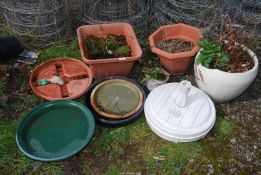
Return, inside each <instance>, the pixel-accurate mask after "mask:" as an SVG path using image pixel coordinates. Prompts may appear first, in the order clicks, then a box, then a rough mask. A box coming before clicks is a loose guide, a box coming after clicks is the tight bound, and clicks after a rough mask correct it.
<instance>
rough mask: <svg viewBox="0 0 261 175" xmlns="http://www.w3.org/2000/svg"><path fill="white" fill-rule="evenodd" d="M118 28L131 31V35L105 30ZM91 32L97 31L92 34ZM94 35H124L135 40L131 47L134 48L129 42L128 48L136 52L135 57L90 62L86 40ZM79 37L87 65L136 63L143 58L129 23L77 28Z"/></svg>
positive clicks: (83, 57) (81, 50)
mask: <svg viewBox="0 0 261 175" xmlns="http://www.w3.org/2000/svg"><path fill="white" fill-rule="evenodd" d="M117 26H118V30H120V29H121V28H122V30H123V29H124V28H125V30H128V31H129V35H124V34H122V33H123V32H119V31H117V30H116V31H114V32H106V30H105V29H103V28H104V27H105V28H108V27H117ZM84 30H88V31H89V34H88V35H86V34H85V32H83V31H84ZM91 31H95V33H94V32H91ZM91 33H92V36H99V33H101V34H102V35H105V36H106V35H108V34H114V35H123V36H125V38H126V37H129V38H130V39H131V40H133V43H132V44H131V45H134V46H133V47H131V45H130V43H129V42H128V40H127V39H126V41H127V44H128V46H130V47H131V51H132V53H133V50H135V51H136V54H135V55H132V56H130V57H120V58H105V59H104V58H101V59H99V58H97V59H94V60H90V59H89V58H88V53H87V51H86V47H85V39H87V37H86V36H90V35H91ZM77 36H78V42H79V45H80V52H81V55H82V59H83V61H84V62H85V63H87V64H90V65H92V64H104V63H115V62H129V61H135V60H138V59H140V58H141V56H142V50H141V47H140V45H139V42H138V40H137V37H136V35H135V33H134V30H133V28H132V26H131V25H130V24H129V23H107V24H95V25H83V26H80V27H78V28H77Z"/></svg>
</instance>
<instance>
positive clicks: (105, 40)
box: [86, 34, 131, 59]
mask: <svg viewBox="0 0 261 175" xmlns="http://www.w3.org/2000/svg"><path fill="white" fill-rule="evenodd" d="M86 49H87V50H88V54H89V59H101V58H102V59H105V58H119V57H129V56H130V54H131V48H130V46H128V44H127V41H126V38H125V36H123V35H114V34H108V35H107V36H106V37H95V36H90V37H88V38H87V39H86Z"/></svg>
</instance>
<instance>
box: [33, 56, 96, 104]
mask: <svg viewBox="0 0 261 175" xmlns="http://www.w3.org/2000/svg"><path fill="white" fill-rule="evenodd" d="M66 60H68V61H69V62H67V63H70V62H74V63H76V65H78V66H81V67H82V68H83V69H84V70H85V74H84V75H86V76H87V77H86V78H88V82H87V84H85V86H86V88H85V89H84V90H81V91H77V94H74V95H71V96H68V97H64V98H63V97H50V96H48V95H45V94H43V93H41V91H40V90H37V89H36V88H35V86H36V85H35V83H34V82H35V80H34V79H35V77H37V76H38V74H39V72H41V70H45V68H46V65H47V66H48V65H51V64H54V66H55V65H56V64H58V63H61V64H65V63H66ZM76 70H77V69H76ZM47 71H50V70H47ZM70 71H71V70H70ZM70 71H69V73H67V77H69V78H72V79H71V80H70V81H73V80H75V79H74V78H73V77H77V76H79V75H80V76H81V75H82V74H80V73H79V75H73V74H75V72H74V71H71V72H70ZM45 72H46V70H45ZM64 74H65V73H64ZM45 78H48V77H45ZM92 79H93V75H92V72H91V70H90V68H89V67H88V66H87V65H86V64H85V63H83V62H81V61H80V60H77V59H74V58H67V57H59V58H54V59H50V60H47V61H45V62H43V63H41V64H40V65H38V66H37V67H36V68H34V70H33V71H32V73H31V75H30V79H29V83H30V86H31V89H32V90H33V92H34V93H35V94H36V95H37V96H38V97H40V98H43V99H45V100H69V99H75V98H78V97H80V96H82V95H83V94H84V93H85V92H86V91H87V90H88V87H89V86H90V85H91V83H92ZM56 86H59V85H56ZM59 88H61V87H59ZM66 88H67V87H66ZM77 88H78V87H77ZM67 89H68V88H67ZM51 90H53V89H50V91H51ZM59 92H60V91H59Z"/></svg>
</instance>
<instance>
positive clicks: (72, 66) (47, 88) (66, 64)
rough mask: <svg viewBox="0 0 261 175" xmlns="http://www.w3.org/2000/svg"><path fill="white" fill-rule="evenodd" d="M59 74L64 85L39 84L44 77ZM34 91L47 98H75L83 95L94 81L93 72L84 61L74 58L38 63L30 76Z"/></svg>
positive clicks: (49, 77)
mask: <svg viewBox="0 0 261 175" xmlns="http://www.w3.org/2000/svg"><path fill="white" fill-rule="evenodd" d="M54 75H58V76H59V77H60V78H61V79H62V80H63V81H64V82H65V83H64V85H62V86H61V85H58V84H53V83H50V84H47V85H43V86H38V85H37V83H38V82H40V81H41V80H42V79H43V78H45V79H51V78H52V77H53V76H54ZM29 82H30V86H31V88H32V90H33V92H34V93H35V94H36V95H37V96H39V97H41V98H43V99H45V100H60V99H75V98H78V97H80V96H82V95H83V94H84V93H85V92H86V91H87V89H88V87H89V86H90V84H91V83H92V72H91V70H90V69H89V67H88V66H87V65H86V64H84V63H83V62H81V61H79V60H77V59H73V58H55V59H51V60H48V61H46V62H43V63H42V64H40V65H38V66H37V67H36V68H35V69H34V70H33V72H32V74H31V76H30V81H29Z"/></svg>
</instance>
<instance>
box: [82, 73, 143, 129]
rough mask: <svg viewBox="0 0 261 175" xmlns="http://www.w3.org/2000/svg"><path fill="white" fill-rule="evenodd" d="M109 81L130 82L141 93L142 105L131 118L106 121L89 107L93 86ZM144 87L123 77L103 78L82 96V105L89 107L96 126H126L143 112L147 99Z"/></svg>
mask: <svg viewBox="0 0 261 175" xmlns="http://www.w3.org/2000/svg"><path fill="white" fill-rule="evenodd" d="M110 79H123V80H127V81H130V82H132V83H133V84H135V85H136V86H137V87H138V88H139V89H140V90H141V92H142V94H143V103H142V106H141V107H140V109H139V110H138V111H137V112H136V113H135V114H133V115H132V116H130V117H128V118H124V119H118V120H115V119H107V118H104V117H102V116H101V115H100V114H99V113H97V112H96V111H95V110H94V109H93V108H92V107H91V102H90V94H91V92H92V90H93V89H94V88H95V86H96V85H97V84H99V83H101V82H103V81H106V80H110ZM145 89H146V87H144V86H143V85H142V84H140V83H138V82H136V81H135V80H132V79H130V78H127V77H123V76H110V77H105V78H101V79H99V80H96V81H95V82H94V83H93V84H92V85H91V86H90V87H89V89H88V90H87V92H86V94H85V96H84V104H85V105H86V106H89V107H90V110H91V112H92V113H93V116H94V119H95V121H96V123H97V124H99V125H101V126H105V127H121V126H125V125H128V124H131V123H133V122H135V121H136V120H138V119H139V118H140V117H141V116H142V114H143V112H144V102H145V101H146V97H147V93H146V92H147V91H146V92H145Z"/></svg>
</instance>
